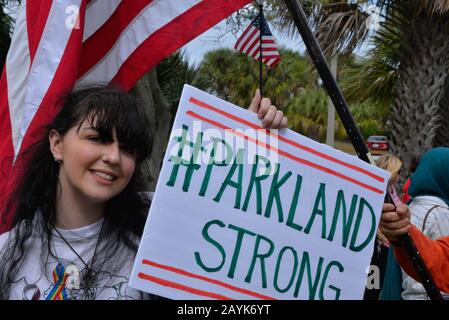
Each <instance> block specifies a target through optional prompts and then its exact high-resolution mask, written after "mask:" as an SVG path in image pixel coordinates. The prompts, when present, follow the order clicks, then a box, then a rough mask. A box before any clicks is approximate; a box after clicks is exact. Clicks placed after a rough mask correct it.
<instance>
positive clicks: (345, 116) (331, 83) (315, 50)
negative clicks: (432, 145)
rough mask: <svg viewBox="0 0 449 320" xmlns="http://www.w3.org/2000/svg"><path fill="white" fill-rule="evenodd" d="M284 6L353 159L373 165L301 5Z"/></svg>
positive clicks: (427, 281) (432, 290)
mask: <svg viewBox="0 0 449 320" xmlns="http://www.w3.org/2000/svg"><path fill="white" fill-rule="evenodd" d="M285 4H286V6H287V8H288V11H289V12H290V14H291V15H292V17H293V20H294V22H295V25H296V28H297V29H298V31H299V33H300V34H301V37H302V39H303V41H304V44H305V45H306V47H307V51H308V52H309V55H310V57H311V58H312V60H313V63H314V65H315V67H316V69H317V71H318V73H319V74H320V77H321V79H322V81H323V85H324V87H325V88H326V91H327V92H328V94H329V96H330V98H331V99H332V102H333V103H334V106H335V109H336V110H337V112H338V115H339V117H340V119H341V121H342V123H343V126H344V127H345V129H346V132H347V133H348V135H349V137H350V139H351V141H352V144H353V146H354V149H355V151H356V153H357V155H358V156H359V158H360V159H362V160H364V161H366V162H368V163H371V164H374V161H373V158H372V156H371V154H370V152H369V151H368V148H367V147H366V144H365V141H364V140H363V138H362V135H361V133H360V131H359V129H358V127H357V125H356V124H355V121H354V118H353V117H352V114H351V111H350V110H349V108H348V105H347V103H346V101H345V99H344V97H343V94H342V92H341V90H340V88H339V87H338V84H337V82H336V81H335V78H334V77H333V76H332V73H331V71H330V70H329V67H328V65H327V63H326V59H325V58H324V55H323V52H322V50H321V48H320V47H319V45H318V42H317V40H316V38H315V36H314V35H313V33H312V30H311V29H310V27H309V25H308V24H307V17H306V15H305V13H304V10H303V8H302V6H301V4H300V3H299V2H298V1H297V0H285ZM386 200H388V202H390V203H392V201H391V198H390V197H389V194H388V192H387V193H386ZM400 243H401V245H403V247H404V249H405V251H406V253H407V255H408V257H409V259H410V260H411V262H412V263H413V266H414V268H415V270H416V272H417V274H418V275H419V278H420V279H421V282H422V284H423V286H424V289H425V290H426V293H427V295H428V296H429V298H430V299H431V300H443V297H442V296H441V293H440V291H439V290H438V289H437V286H436V285H435V282H434V281H433V279H432V276H431V275H430V273H429V271H428V269H427V267H426V265H425V263H424V261H423V260H422V258H421V255H420V254H419V252H418V250H417V248H416V246H415V244H414V243H413V240H412V238H411V237H410V235H408V234H406V235H404V236H403V237H402V238H401V240H400Z"/></svg>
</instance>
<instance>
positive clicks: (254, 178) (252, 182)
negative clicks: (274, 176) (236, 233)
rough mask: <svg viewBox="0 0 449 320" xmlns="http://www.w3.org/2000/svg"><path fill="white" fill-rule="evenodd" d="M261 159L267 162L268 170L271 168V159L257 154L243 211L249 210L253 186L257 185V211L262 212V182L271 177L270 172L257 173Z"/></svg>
mask: <svg viewBox="0 0 449 320" xmlns="http://www.w3.org/2000/svg"><path fill="white" fill-rule="evenodd" d="M259 160H262V161H264V162H265V167H266V171H268V169H269V168H270V166H271V164H270V160H269V159H268V158H266V157H263V156H259V155H257V154H256V155H255V156H254V164H253V167H252V169H251V177H250V180H249V184H248V189H247V191H246V197H245V202H244V203H243V207H242V211H244V212H246V211H247V210H248V204H249V200H250V199H251V195H252V191H253V187H254V186H256V213H257V214H262V187H261V185H260V182H261V181H262V180H265V179H266V178H268V177H269V174H263V175H261V176H258V175H257V169H258V168H259V166H258V164H259Z"/></svg>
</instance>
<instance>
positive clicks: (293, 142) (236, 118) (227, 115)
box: [189, 97, 384, 182]
mask: <svg viewBox="0 0 449 320" xmlns="http://www.w3.org/2000/svg"><path fill="white" fill-rule="evenodd" d="M189 101H190V102H191V103H193V104H195V105H197V106H198V107H201V108H204V109H207V110H210V111H213V112H216V113H218V114H221V115H222V116H225V117H226V118H229V119H231V120H234V121H237V122H239V123H241V124H244V125H246V126H248V127H250V128H253V129H256V130H265V131H266V133H267V134H269V135H270V136H272V137H274V138H276V139H279V140H280V141H282V142H285V143H287V144H289V145H291V146H293V147H296V148H298V149H301V150H303V151H307V152H309V153H312V154H314V155H316V156H318V157H321V158H323V159H326V160H329V161H332V162H334V163H338V164H340V165H342V166H345V167H347V168H349V169H352V170H355V171H357V172H360V173H363V174H365V175H367V176H369V177H371V178H373V179H375V180H377V181H380V182H384V178H382V177H380V176H378V175H376V174H374V173H372V172H369V171H368V170H365V169H363V168H360V167H357V166H355V165H353V164H350V163H347V162H344V161H342V160H340V159H337V158H334V157H331V156H329V155H327V154H325V153H322V152H319V151H316V150H314V149H312V148H310V147H307V146H304V145H302V144H299V143H297V142H295V141H293V140H290V139H287V138H285V137H282V136H280V135H278V134H275V133H272V132H271V131H270V130H268V129H265V128H263V127H261V126H260V125H257V124H254V123H252V122H250V121H247V120H245V119H242V118H239V117H236V116H234V115H232V114H230V113H228V112H226V111H223V110H221V109H218V108H216V107H214V106H211V105H210V104H207V103H205V102H203V101H200V100H198V99H195V98H193V97H191V98H190V99H189Z"/></svg>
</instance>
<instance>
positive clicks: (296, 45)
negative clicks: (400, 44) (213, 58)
mask: <svg viewBox="0 0 449 320" xmlns="http://www.w3.org/2000/svg"><path fill="white" fill-rule="evenodd" d="M225 25H226V22H225V21H223V22H221V23H219V24H218V25H216V26H215V27H214V28H212V29H209V30H208V31H206V32H205V33H203V34H201V35H200V36H198V37H197V38H195V39H194V40H192V41H191V42H189V43H188V44H187V45H185V46H184V47H183V49H184V50H185V53H186V55H187V57H188V59H189V61H190V62H191V63H193V64H198V63H199V62H201V59H202V58H203V56H204V54H205V53H206V52H208V51H210V50H214V49H219V48H233V47H234V44H235V42H236V41H237V38H238V37H239V36H240V34H241V33H242V32H243V31H241V32H240V33H238V34H237V35H233V34H231V33H228V34H225ZM270 29H271V32H272V33H273V36H274V37H275V38H276V41H277V43H278V45H279V46H284V47H287V48H289V49H292V50H295V51H298V50H299V51H301V52H303V51H304V49H305V47H304V44H303V42H302V40H300V39H290V38H289V37H287V36H283V35H281V34H279V33H278V32H276V31H275V30H273V28H272V27H271V26H270ZM220 35H224V36H223V37H221V38H220V40H219V41H218V39H219V36H220Z"/></svg>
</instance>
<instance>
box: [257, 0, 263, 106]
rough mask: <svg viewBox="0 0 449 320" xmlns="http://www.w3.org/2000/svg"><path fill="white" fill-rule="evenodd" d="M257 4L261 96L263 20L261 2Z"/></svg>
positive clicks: (260, 88) (260, 87) (261, 94)
mask: <svg viewBox="0 0 449 320" xmlns="http://www.w3.org/2000/svg"><path fill="white" fill-rule="evenodd" d="M258 5H259V14H260V19H259V23H260V25H259V32H260V36H259V90H260V96H261V97H263V90H262V89H263V64H262V21H263V2H260V3H258Z"/></svg>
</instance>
